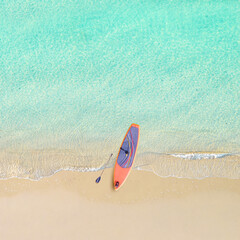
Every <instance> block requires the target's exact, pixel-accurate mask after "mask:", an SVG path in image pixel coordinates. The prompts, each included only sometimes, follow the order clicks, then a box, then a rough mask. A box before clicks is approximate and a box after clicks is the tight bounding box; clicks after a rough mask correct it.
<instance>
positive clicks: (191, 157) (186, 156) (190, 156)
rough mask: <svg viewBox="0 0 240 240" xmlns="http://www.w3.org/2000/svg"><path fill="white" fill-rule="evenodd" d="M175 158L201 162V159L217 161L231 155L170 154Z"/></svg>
mask: <svg viewBox="0 0 240 240" xmlns="http://www.w3.org/2000/svg"><path fill="white" fill-rule="evenodd" d="M170 155H171V156H173V157H178V158H183V159H188V160H201V159H215V158H223V157H226V156H230V155H231V154H229V153H218V154H216V153H186V154H170Z"/></svg>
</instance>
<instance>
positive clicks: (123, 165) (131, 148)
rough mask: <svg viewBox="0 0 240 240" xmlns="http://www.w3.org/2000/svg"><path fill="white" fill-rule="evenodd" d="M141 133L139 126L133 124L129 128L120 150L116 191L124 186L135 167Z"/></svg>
mask: <svg viewBox="0 0 240 240" xmlns="http://www.w3.org/2000/svg"><path fill="white" fill-rule="evenodd" d="M139 133H140V127H139V125H137V124H134V123H133V124H132V125H131V126H130V127H129V129H128V131H127V133H126V135H125V137H124V139H123V141H122V144H121V146H120V148H119V152H118V156H117V159H116V163H115V167H114V177H113V178H114V179H113V184H114V189H115V190H118V189H119V188H120V187H121V186H122V185H123V183H124V182H125V180H126V178H127V176H128V175H129V172H130V170H131V168H132V166H133V161H134V158H135V156H136V152H137V147H138V141H139Z"/></svg>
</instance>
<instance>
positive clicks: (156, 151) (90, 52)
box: [0, 0, 240, 179]
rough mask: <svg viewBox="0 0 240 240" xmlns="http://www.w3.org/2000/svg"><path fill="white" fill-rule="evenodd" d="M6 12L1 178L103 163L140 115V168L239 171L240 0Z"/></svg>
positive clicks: (44, 4) (0, 90)
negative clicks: (192, 157)
mask: <svg viewBox="0 0 240 240" xmlns="http://www.w3.org/2000/svg"><path fill="white" fill-rule="evenodd" d="M0 16H1V17H0V25H1V26H2V27H1V28H0V46H1V47H0V152H1V158H0V177H1V178H8V177H13V176H15V177H28V178H32V179H39V178H41V177H44V176H48V175H51V174H53V173H54V172H56V171H59V170H61V169H70V170H77V171H89V170H91V171H94V170H98V169H101V168H103V167H104V163H105V162H106V161H107V159H108V157H109V155H110V153H112V152H113V153H114V154H115V156H116V154H117V151H118V148H119V146H120V144H121V142H122V139H123V137H124V135H125V132H126V131H127V129H128V127H129V126H130V124H131V123H133V122H134V123H137V124H139V125H140V127H141V130H140V143H139V149H138V154H137V156H136V161H135V165H134V166H135V168H136V169H143V167H141V166H143V165H144V166H145V167H144V169H145V170H151V171H154V172H155V173H156V174H158V175H160V176H178V177H191V178H204V177H209V176H217V177H229V178H239V177H240V164H239V161H240V160H239V155H238V154H239V152H240V107H239V106H240V105H239V101H240V100H239V99H240V80H239V79H240V61H239V59H240V40H239V39H240V5H239V2H238V1H231V2H229V1H178V0H177V1H161V2H159V1H146V0H145V1H121V3H119V2H112V1H107V0H103V1H100V2H99V1H91V0H90V1H50V2H49V1H41V2H35V1H31V0H30V1H27V2H26V1H11V0H9V1H3V2H2V3H1V4H0ZM193 153H194V154H196V153H197V154H199V153H200V154H203V155H204V154H218V153H220V154H222V153H223V154H227V155H226V156H224V157H221V158H218V157H216V158H213V157H206V158H204V157H200V159H199V157H196V156H197V155H194V156H195V159H191V157H190V159H189V157H188V156H189V155H186V154H193ZM169 154H175V157H174V156H170V155H169ZM176 155H178V157H176ZM160 156H161V157H160ZM163 156H164V157H163ZM198 156H199V155H198ZM204 156H213V155H204ZM170 158H171V159H170ZM114 160H115V159H113V161H114ZM186 163H187V165H186ZM217 163H219V164H217ZM111 164H112V165H113V163H111ZM112 165H109V166H107V167H110V166H112ZM199 165H201V168H200V169H199ZM146 166H148V167H146ZM149 166H150V167H149ZM189 169H191V171H189ZM204 169H205V171H204Z"/></svg>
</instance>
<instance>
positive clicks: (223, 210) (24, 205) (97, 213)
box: [0, 169, 240, 240]
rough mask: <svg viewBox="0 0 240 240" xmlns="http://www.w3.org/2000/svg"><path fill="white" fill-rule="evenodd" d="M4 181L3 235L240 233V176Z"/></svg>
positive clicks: (63, 175) (0, 197)
mask: <svg viewBox="0 0 240 240" xmlns="http://www.w3.org/2000/svg"><path fill="white" fill-rule="evenodd" d="M98 175H99V172H87V173H78V172H70V171H69V172H68V171H62V172H59V173H57V174H55V175H53V176H51V177H48V178H44V179H42V180H39V181H31V180H25V179H14V178H13V179H9V180H1V181H0V189H1V190H0V212H1V215H0V234H1V239H25V240H27V239H218V240H219V239H232V240H234V239H239V237H240V229H239V226H240V204H239V203H240V180H234V179H220V178H219V179H217V178H207V179H204V180H192V179H177V178H161V177H158V176H156V175H154V174H153V173H150V172H145V171H136V170H135V171H132V172H131V174H130V176H129V178H128V180H127V182H126V183H125V184H124V186H123V187H122V188H121V189H119V191H117V192H115V191H114V190H113V188H112V169H107V170H106V171H105V173H104V176H103V178H102V180H101V182H100V183H99V184H96V183H95V179H96V178H97V177H98Z"/></svg>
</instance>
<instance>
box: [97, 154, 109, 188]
mask: <svg viewBox="0 0 240 240" xmlns="http://www.w3.org/2000/svg"><path fill="white" fill-rule="evenodd" d="M112 155H113V154H112V153H111V155H110V157H109V159H108V161H107V163H106V164H105V166H106V165H107V164H108V163H109V161H110V159H111V157H112ZM104 170H105V168H104V169H103V170H102V172H101V174H100V176H99V177H98V178H97V179H96V181H95V182H96V183H99V182H100V180H101V177H102V175H103V173H104Z"/></svg>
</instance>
